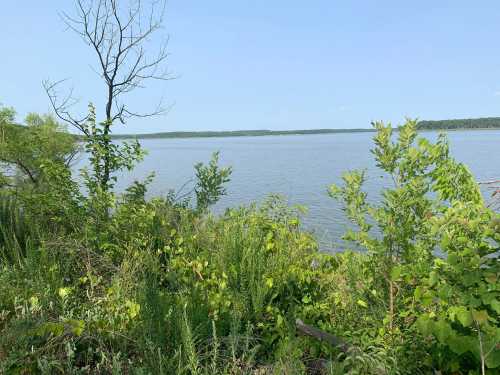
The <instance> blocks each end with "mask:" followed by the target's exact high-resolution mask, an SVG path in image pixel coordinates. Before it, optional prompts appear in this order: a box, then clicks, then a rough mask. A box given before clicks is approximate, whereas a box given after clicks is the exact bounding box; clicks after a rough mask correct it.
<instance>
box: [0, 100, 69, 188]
mask: <svg viewBox="0 0 500 375" xmlns="http://www.w3.org/2000/svg"><path fill="white" fill-rule="evenodd" d="M25 122H26V125H25V126H20V125H17V124H15V123H14V111H13V110H11V109H2V110H1V114H0V173H1V175H2V176H3V180H2V181H3V183H2V184H3V186H10V187H19V186H20V185H23V184H30V185H32V187H38V186H39V185H40V184H42V180H43V179H46V178H47V176H46V175H45V174H44V165H46V164H47V163H49V162H50V163H54V164H57V165H65V166H68V165H69V163H70V162H71V160H72V158H73V157H74V155H75V154H76V152H77V151H78V146H77V143H76V139H75V137H73V136H72V135H70V134H68V133H66V132H65V130H64V128H63V127H62V126H61V125H60V124H58V123H57V121H56V120H55V119H54V117H52V116H50V115H44V116H40V115H37V114H34V113H31V114H29V115H28V116H27V117H26V119H25Z"/></svg>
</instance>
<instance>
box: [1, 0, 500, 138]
mask: <svg viewBox="0 0 500 375" xmlns="http://www.w3.org/2000/svg"><path fill="white" fill-rule="evenodd" d="M312 3H313V2H298V1H283V0H276V1H273V2H272V3H271V2H268V1H263V0H258V1H238V2H234V1H218V2H211V3H208V2H202V1H180V0H170V1H169V3H168V5H167V13H166V20H165V27H164V32H165V33H166V34H169V35H170V44H169V51H170V53H171V56H170V59H169V63H168V65H169V67H170V70H171V71H172V73H173V74H174V75H178V76H179V78H178V79H176V80H173V81H168V82H166V83H165V82H159V83H158V82H157V83H151V82H150V83H148V86H147V88H146V89H144V90H139V91H137V92H135V93H132V94H130V95H129V96H128V98H127V100H128V103H130V104H131V106H132V107H133V108H137V109H139V110H148V109H150V108H151V104H152V103H153V104H154V103H155V102H156V100H158V99H159V98H160V97H164V98H165V100H166V102H167V103H171V104H173V106H172V108H171V110H170V112H169V114H168V115H167V116H165V117H158V118H150V119H136V120H131V121H130V122H129V123H127V125H126V126H122V125H118V124H117V125H116V126H115V130H114V131H115V133H128V134H131V133H158V132H171V131H208V130H210V131H226V130H241V129H243V130H251V129H269V130H288V129H317V128H367V127H369V126H370V122H371V121H373V120H385V121H392V122H394V123H400V122H402V121H403V120H404V117H405V116H407V117H418V118H420V119H426V120H427V119H436V120H437V119H448V118H475V117H495V116H498V115H499V114H500V49H498V48H495V45H496V43H497V40H498V36H499V35H500V22H499V21H500V8H499V7H498V3H497V2H496V1H483V2H481V3H480V5H478V3H473V2H469V1H444V2H440V3H439V4H437V3H436V2H431V1H420V2H418V3H409V2H397V1H379V2H368V1H358V2H356V3H354V2H347V1H326V0H321V1H320V0H318V1H315V2H314V4H313V5H311V4H312ZM72 6H73V5H72V4H71V3H69V2H67V1H63V0H54V1H51V2H50V3H46V2H45V3H44V2H39V1H33V0H32V1H27V2H24V6H22V7H21V6H19V5H18V4H14V3H12V2H9V3H6V4H3V9H2V12H1V13H0V32H1V34H2V41H3V50H4V54H3V56H2V60H1V61H2V62H1V66H2V69H0V82H1V84H2V89H3V90H2V93H1V94H0V103H2V104H4V105H7V106H13V107H14V108H15V109H16V110H17V111H18V113H19V116H18V117H19V119H22V117H24V115H25V114H26V113H27V112H32V111H33V112H48V111H50V106H49V101H48V99H47V97H46V95H45V92H44V90H43V88H42V85H41V82H42V80H44V79H47V78H50V79H52V80H59V79H64V78H69V79H70V80H69V81H68V82H70V83H71V85H72V86H74V89H75V94H76V95H77V96H78V97H79V98H81V102H80V110H82V111H84V110H85V108H86V106H87V103H88V102H89V101H93V102H94V103H95V104H96V105H97V106H98V109H101V111H100V112H98V115H99V114H102V104H101V103H102V100H100V98H101V97H102V92H103V85H102V83H101V81H100V80H99V78H98V77H97V76H96V73H95V72H94V71H93V70H92V68H91V65H95V63H96V59H95V56H94V55H93V52H92V51H91V50H90V48H89V47H87V46H86V45H85V44H84V43H83V42H82V41H81V40H80V39H79V37H78V36H77V35H76V34H74V33H73V32H71V31H68V30H66V27H65V25H64V23H63V22H62V21H61V19H60V17H59V15H58V12H61V11H65V12H67V13H69V14H72V13H73V12H74V10H73V8H72ZM20 19H22V20H23V26H22V27H20V25H19V22H18V20H20ZM152 43H153V44H154V43H155V39H153V40H152ZM464 51H466V52H464Z"/></svg>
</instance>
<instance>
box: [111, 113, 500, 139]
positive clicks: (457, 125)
mask: <svg viewBox="0 0 500 375" xmlns="http://www.w3.org/2000/svg"><path fill="white" fill-rule="evenodd" d="M418 128H419V129H420V130H456V129H500V117H484V118H477V119H456V120H424V121H420V122H419V123H418ZM372 131H374V129H371V128H357V129H302V130H234V131H174V132H162V133H149V134H113V138H114V139H127V138H141V139H155V138H212V137H257V136H266V135H305V134H333V133H365V132H372Z"/></svg>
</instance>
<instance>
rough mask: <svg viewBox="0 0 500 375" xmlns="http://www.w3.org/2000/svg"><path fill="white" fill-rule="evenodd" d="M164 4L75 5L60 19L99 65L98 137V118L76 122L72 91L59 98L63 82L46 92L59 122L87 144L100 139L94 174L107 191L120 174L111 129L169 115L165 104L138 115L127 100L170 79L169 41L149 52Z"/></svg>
mask: <svg viewBox="0 0 500 375" xmlns="http://www.w3.org/2000/svg"><path fill="white" fill-rule="evenodd" d="M165 4H166V1H165V0H150V1H140V0H130V1H119V0H75V6H76V12H75V14H74V15H69V14H67V13H63V14H62V18H63V20H64V22H65V23H66V25H67V26H68V28H69V29H70V30H72V31H74V32H75V33H76V34H78V35H79V36H80V37H81V38H82V40H83V41H84V43H85V44H86V45H87V46H89V47H90V48H91V49H92V50H93V52H94V54H95V57H96V60H97V67H94V69H95V71H96V73H97V74H98V76H99V78H100V79H101V80H102V81H103V82H104V84H105V102H104V103H103V104H104V111H105V119H104V121H103V122H101V123H98V127H100V131H98V132H95V131H94V132H92V129H94V130H95V126H93V125H91V126H89V120H90V121H91V122H92V121H93V122H95V118H94V114H92V113H89V114H86V115H84V116H80V117H77V116H75V115H74V114H73V113H72V111H71V107H72V105H73V104H75V100H74V97H73V95H72V91H70V93H69V94H68V95H66V96H61V95H59V87H60V85H61V84H62V83H63V82H64V81H57V82H49V81H45V82H44V88H45V91H46V92H47V95H48V97H49V100H50V102H51V104H52V107H53V109H54V111H55V113H56V115H57V116H58V117H59V118H60V119H61V120H63V121H65V122H66V123H69V124H70V125H72V126H73V127H75V128H76V129H77V130H78V131H80V132H81V133H83V134H84V135H85V137H86V139H87V140H88V139H89V138H93V139H94V141H95V139H96V137H99V138H100V139H99V141H98V143H99V144H100V145H101V150H100V153H99V155H96V156H98V157H99V158H101V159H102V160H101V161H100V162H99V163H98V164H99V165H100V166H101V167H102V170H99V171H94V172H96V174H98V175H99V184H100V186H101V189H102V190H104V191H107V190H109V188H110V183H109V182H110V178H111V175H112V174H113V172H115V171H116V170H115V169H114V167H113V166H114V164H116V163H114V159H115V158H116V157H117V156H119V155H120V150H115V151H117V152H114V151H113V147H111V137H110V134H111V132H112V126H113V124H114V123H116V121H119V122H121V123H125V121H126V120H127V119H129V118H131V117H150V116H156V115H161V114H164V113H165V112H166V111H167V108H166V107H165V106H163V103H162V101H161V100H160V101H159V103H158V104H157V106H156V107H155V108H154V109H152V110H151V111H149V112H140V111H136V110H134V109H132V108H131V107H130V106H129V105H127V104H126V103H125V101H124V95H125V94H127V93H130V92H131V91H134V90H135V89H139V88H144V87H145V84H146V82H148V81H151V80H160V81H165V80H169V79H172V76H171V75H170V73H169V72H168V70H167V69H166V66H165V63H166V60H167V57H168V53H167V44H168V38H163V39H162V40H161V42H160V43H159V44H158V45H157V46H156V48H155V52H153V53H151V52H148V51H147V48H146V47H148V45H149V44H150V42H151V41H152V40H151V39H152V37H153V35H155V34H156V33H157V32H158V31H160V30H161V28H162V24H163V19H164V14H165ZM97 172H99V173H97Z"/></svg>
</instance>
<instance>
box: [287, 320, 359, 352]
mask: <svg viewBox="0 0 500 375" xmlns="http://www.w3.org/2000/svg"><path fill="white" fill-rule="evenodd" d="M295 327H296V328H297V331H298V332H299V333H301V334H302V335H305V336H309V337H312V338H315V339H317V340H319V341H323V342H326V343H327V344H329V345H331V346H333V347H335V348H337V349H339V350H341V351H342V352H344V353H345V352H347V350H348V349H349V345H348V344H347V343H346V342H345V341H344V340H342V339H340V338H339V337H337V336H334V335H332V334H331V333H328V332H325V331H322V330H321V329H319V328H316V327H313V326H310V325H308V324H305V323H304V322H303V321H302V320H300V319H297V320H295Z"/></svg>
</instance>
